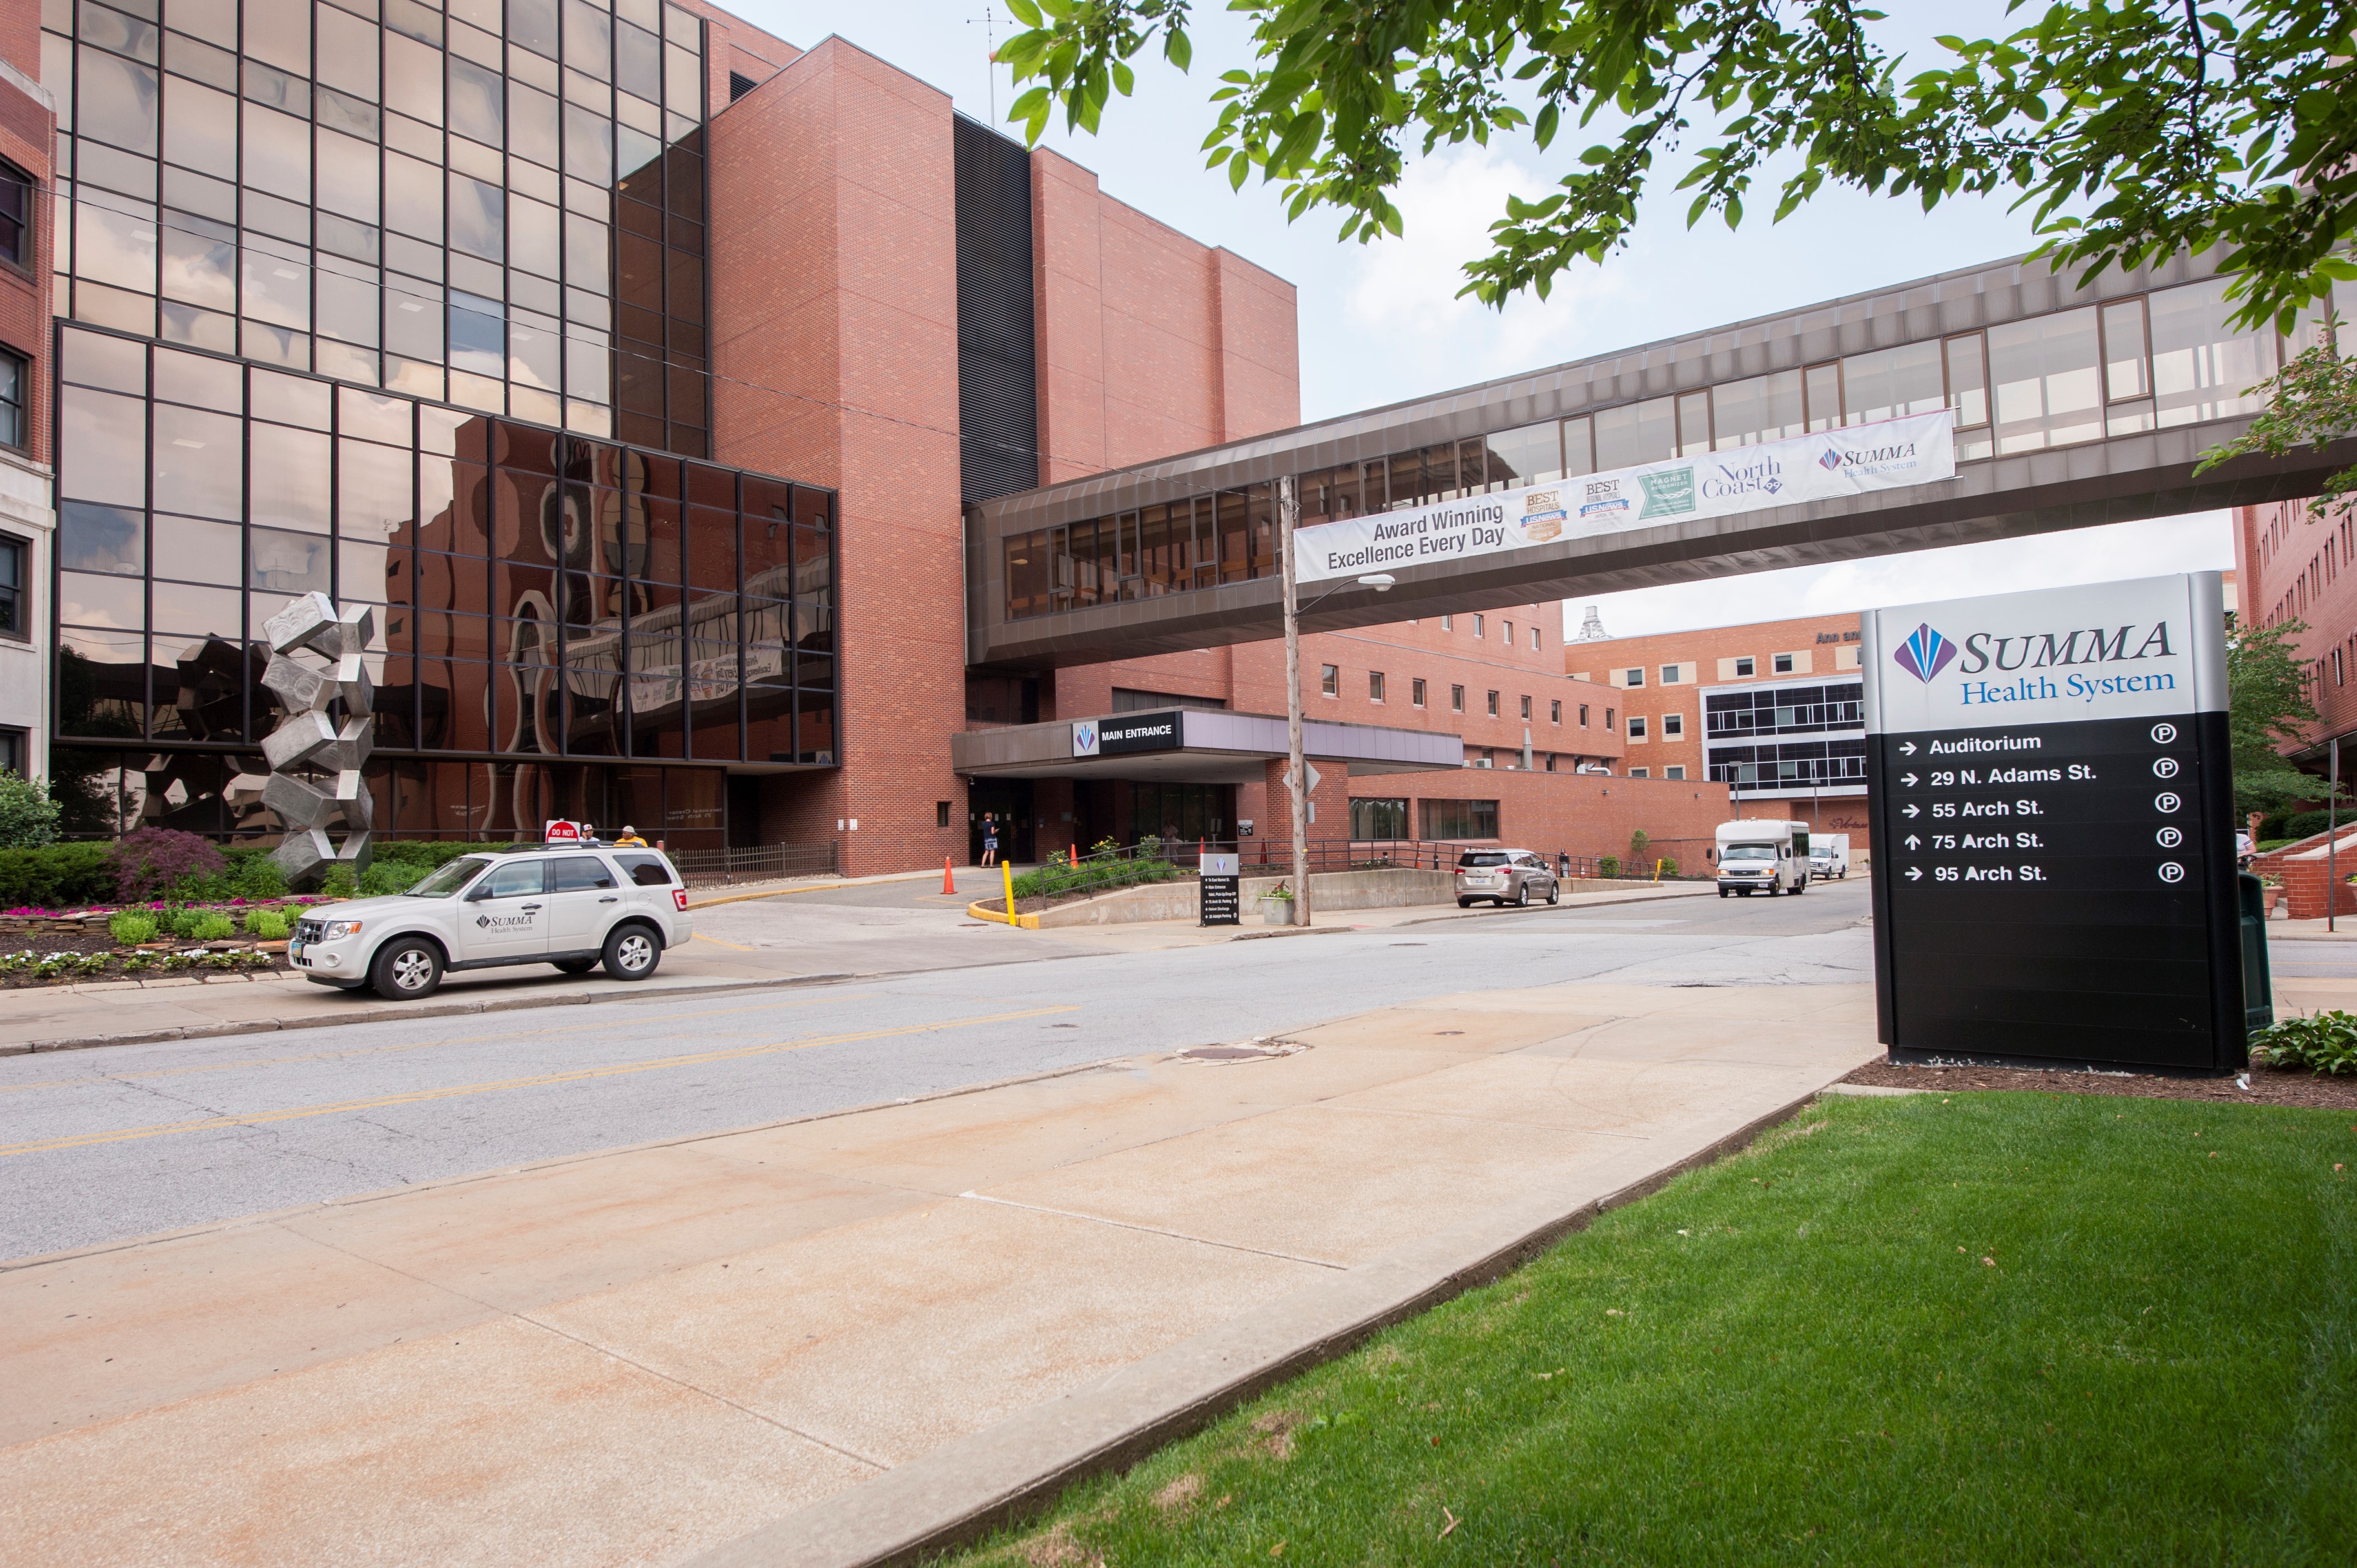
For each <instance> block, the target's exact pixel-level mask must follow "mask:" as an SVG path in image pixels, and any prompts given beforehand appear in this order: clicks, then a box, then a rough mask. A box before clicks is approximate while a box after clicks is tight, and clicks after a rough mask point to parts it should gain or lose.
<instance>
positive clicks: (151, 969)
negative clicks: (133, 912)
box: [0, 942, 287, 991]
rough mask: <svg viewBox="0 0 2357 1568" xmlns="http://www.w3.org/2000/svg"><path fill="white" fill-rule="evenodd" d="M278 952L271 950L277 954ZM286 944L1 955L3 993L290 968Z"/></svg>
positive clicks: (159, 945) (173, 945)
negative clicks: (48, 987) (42, 987)
mask: <svg viewBox="0 0 2357 1568" xmlns="http://www.w3.org/2000/svg"><path fill="white" fill-rule="evenodd" d="M272 949H275V951H273V950H272ZM286 967H287V965H286V951H285V943H284V942H270V943H249V944H243V945H235V946H232V945H231V944H228V943H219V944H206V945H203V946H184V945H181V944H178V943H167V942H151V943H148V944H147V945H145V946H144V947H136V948H127V949H121V948H118V949H113V950H109V949H104V948H101V949H98V950H92V951H78V950H74V949H71V948H64V947H54V948H51V949H49V950H46V951H45V950H39V949H35V948H26V949H24V950H20V951H16V952H5V953H0V990H9V991H22V990H27V989H34V988H38V987H41V986H48V985H71V984H76V983H82V984H87V983H91V982H92V981H102V980H154V979H161V978H164V977H166V976H168V975H187V976H189V977H191V978H194V979H199V980H201V979H206V978H210V977H211V976H213V975H220V974H241V973H253V972H258V971H261V970H265V969H275V970H283V969H285V968H286Z"/></svg>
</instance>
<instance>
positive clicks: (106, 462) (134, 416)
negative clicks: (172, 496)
mask: <svg viewBox="0 0 2357 1568" xmlns="http://www.w3.org/2000/svg"><path fill="white" fill-rule="evenodd" d="M146 423H147V421H146V403H145V401H144V400H143V399H140V398H130V397H117V396H115V395H113V394H112V393H109V392H93V391H91V390H90V389H89V388H86V387H68V388H66V389H65V394H64V396H63V397H61V398H60V399H59V456H60V465H59V490H60V493H62V494H64V495H66V496H69V497H71V498H74V499H80V500H93V501H104V502H107V503H108V504H110V505H114V506H124V507H131V508H135V509H144V508H145V506H146V504H147V432H146Z"/></svg>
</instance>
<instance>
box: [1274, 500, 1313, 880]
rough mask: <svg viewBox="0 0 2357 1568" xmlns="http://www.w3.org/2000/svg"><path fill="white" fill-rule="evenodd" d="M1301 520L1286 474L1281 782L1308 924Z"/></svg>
mask: <svg viewBox="0 0 2357 1568" xmlns="http://www.w3.org/2000/svg"><path fill="white" fill-rule="evenodd" d="M1299 521H1301V491H1300V489H1299V486H1298V483H1297V480H1296V479H1295V478H1293V476H1291V475H1290V474H1288V475H1286V477H1285V478H1281V479H1279V480H1277V481H1276V532H1277V549H1278V553H1279V555H1280V557H1281V559H1282V561H1283V564H1284V578H1285V750H1286V761H1285V784H1286V793H1287V794H1289V795H1290V796H1291V797H1292V813H1293V923H1294V924H1295V925H1297V926H1306V925H1308V923H1309V811H1308V798H1309V791H1308V787H1307V786H1308V779H1305V778H1304V777H1303V774H1302V756H1301V608H1300V606H1299V604H1298V602H1297V600H1298V597H1299V596H1298V592H1297V583H1298V581H1299V579H1298V578H1297V575H1295V571H1294V555H1293V531H1294V527H1295V525H1296V524H1297V523H1298V522H1299Z"/></svg>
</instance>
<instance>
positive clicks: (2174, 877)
mask: <svg viewBox="0 0 2357 1568" xmlns="http://www.w3.org/2000/svg"><path fill="white" fill-rule="evenodd" d="M2160 879H2161V880H2162V881H2163V882H2182V881H2184V880H2185V867H2183V866H2181V865H2178V864H2177V862H2175V861H2173V860H2164V861H2162V862H2161V863H2160Z"/></svg>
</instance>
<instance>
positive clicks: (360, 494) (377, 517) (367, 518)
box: [336, 436, 414, 544]
mask: <svg viewBox="0 0 2357 1568" xmlns="http://www.w3.org/2000/svg"><path fill="white" fill-rule="evenodd" d="M339 447H340V449H339V454H338V456H339V465H338V470H337V475H336V488H337V492H338V495H339V498H340V502H341V504H340V505H339V507H338V509H337V514H336V529H337V532H339V533H341V534H342V535H343V536H344V537H345V538H346V539H350V540H357V541H360V542H364V543H372V544H373V543H382V542H384V541H386V540H388V539H391V538H392V537H393V535H394V534H395V533H397V532H400V531H401V529H402V528H403V527H404V525H405V524H406V523H407V522H408V521H409V520H410V518H411V517H412V516H413V515H414V507H413V506H412V504H411V501H410V495H409V476H410V463H411V458H410V453H409V449H408V448H407V447H405V446H378V445H376V444H375V443H374V442H370V441H355V440H352V439H351V438H350V437H349V436H347V437H346V438H345V439H344V440H343V441H342V442H341V443H340V444H339Z"/></svg>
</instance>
